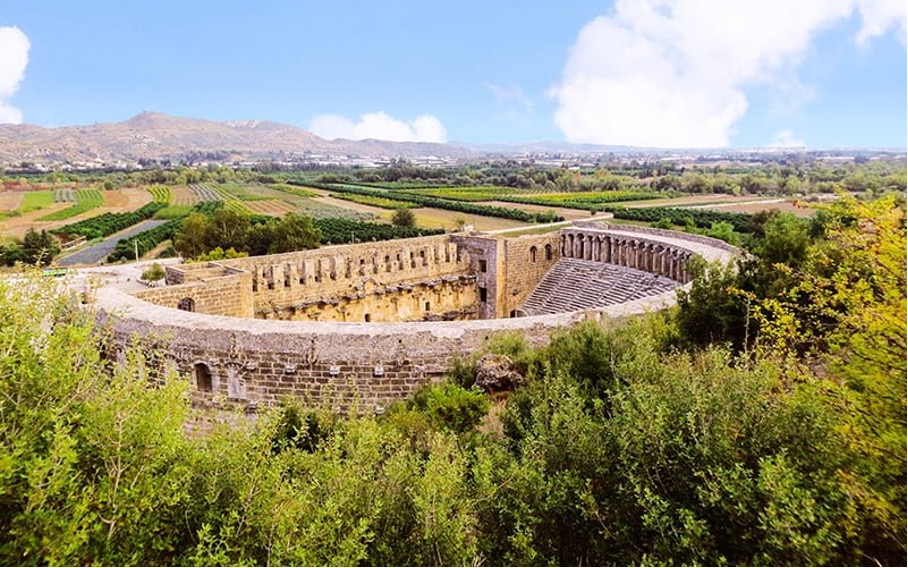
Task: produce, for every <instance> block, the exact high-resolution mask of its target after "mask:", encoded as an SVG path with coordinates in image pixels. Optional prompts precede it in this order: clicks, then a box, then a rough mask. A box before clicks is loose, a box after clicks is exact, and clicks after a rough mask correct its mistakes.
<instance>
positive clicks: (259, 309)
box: [95, 225, 734, 412]
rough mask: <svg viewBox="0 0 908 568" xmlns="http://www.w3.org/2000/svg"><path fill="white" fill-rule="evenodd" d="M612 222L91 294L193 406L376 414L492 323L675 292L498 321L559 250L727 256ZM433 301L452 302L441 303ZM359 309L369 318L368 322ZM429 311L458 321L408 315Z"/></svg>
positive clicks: (444, 241) (323, 256)
mask: <svg viewBox="0 0 908 568" xmlns="http://www.w3.org/2000/svg"><path fill="white" fill-rule="evenodd" d="M617 229H618V228H617V227H615V228H612V227H604V226H601V225H600V226H595V227H593V226H583V227H579V226H575V227H569V228H567V229H564V230H562V231H561V232H560V233H553V234H544V235H529V236H525V237H518V238H513V239H500V238H494V237H491V236H484V235H475V234H474V235H450V236H447V235H446V236H440V237H425V238H421V239H407V240H404V241H394V242H390V243H378V244H361V245H349V246H339V247H326V248H324V249H319V250H316V251H304V252H300V253H291V254H287V255H272V256H266V257H257V258H248V259H235V260H230V261H224V262H220V263H208V264H200V265H183V266H180V267H175V268H174V269H173V270H172V271H171V270H170V269H169V268H170V267H168V282H182V283H181V284H175V285H172V286H166V287H163V288H155V289H151V290H145V291H142V292H140V293H138V294H136V295H135V296H131V295H129V294H126V293H125V292H123V291H120V290H118V289H115V288H112V287H111V288H102V289H100V290H99V291H98V293H97V294H96V300H95V304H96V306H97V307H98V308H99V309H100V310H99V318H100V319H101V320H102V321H103V322H105V323H107V324H109V325H110V326H111V329H112V332H113V336H114V339H115V341H114V345H115V346H119V347H116V349H120V350H122V349H125V346H127V345H130V344H131V342H132V340H133V338H134V337H136V336H138V337H140V338H143V339H144V340H146V341H148V342H151V343H154V344H156V345H159V346H162V350H163V354H162V355H161V357H159V359H161V361H162V363H161V364H162V365H164V366H166V367H170V368H173V369H176V370H177V371H178V372H179V373H180V374H181V375H183V376H185V377H186V378H187V379H188V380H189V381H190V382H191V383H192V385H193V397H194V400H195V401H196V402H198V403H210V402H212V401H221V402H227V403H232V404H237V405H247V406H257V405H269V404H275V403H277V402H279V401H280V400H281V399H282V398H284V397H288V396H293V397H303V398H304V399H309V400H311V401H312V403H313V404H326V405H329V406H331V407H333V408H338V409H341V410H346V409H349V408H351V407H356V408H358V409H359V410H360V411H362V412H373V411H379V410H380V409H381V408H383V407H386V406H387V405H389V404H391V403H393V402H394V401H397V400H401V399H403V398H406V397H409V396H410V395H412V394H413V393H414V392H415V391H416V390H417V389H418V388H420V387H421V386H423V385H425V384H428V383H431V382H435V381H440V380H442V379H443V377H444V374H445V372H446V370H447V369H448V368H449V366H450V364H451V361H452V359H453V358H454V357H458V356H466V355H469V354H471V353H473V352H475V351H477V350H478V349H480V348H481V347H482V346H483V344H485V343H486V342H487V341H488V340H489V339H490V338H491V337H492V336H493V335H495V334H497V333H503V332H520V333H523V334H524V335H525V336H526V337H527V338H528V340H529V341H530V342H531V343H532V344H535V345H543V344H545V343H546V342H547V341H548V338H549V335H550V334H551V333H552V332H554V331H556V330H558V329H561V328H563V327H565V326H568V325H571V324H573V323H575V322H578V321H581V320H583V319H590V318H592V319H597V320H598V319H602V318H621V317H626V316H629V315H633V314H639V313H643V312H646V311H652V310H657V309H661V308H664V307H667V306H669V305H672V304H673V303H674V302H675V299H676V295H675V291H670V292H664V293H656V294H654V295H652V296H648V297H644V298H639V299H635V300H633V301H630V302H627V303H623V304H618V305H609V306H605V307H596V308H592V309H582V310H578V311H573V312H567V313H555V314H546V315H537V316H530V317H518V318H509V317H508V316H510V315H512V314H511V312H512V311H513V310H516V309H517V308H518V306H519V305H520V304H521V302H523V301H524V300H525V299H526V298H527V297H529V295H530V294H531V293H532V291H533V290H534V289H535V288H536V286H537V285H538V283H539V282H540V281H542V279H543V278H544V277H545V275H546V274H547V273H548V271H549V270H550V269H551V267H552V266H554V265H555V264H556V263H557V262H558V260H559V258H562V257H566V258H575V259H582V260H589V261H593V260H595V261H597V262H613V260H617V261H618V262H617V263H618V264H620V265H621V266H628V267H630V268H635V269H637V270H646V271H650V272H651V273H654V274H663V275H665V276H668V277H671V278H673V279H674V280H677V281H678V282H679V283H683V282H686V280H687V277H686V274H685V272H684V269H683V263H681V260H682V259H683V258H687V257H689V256H690V255H693V254H698V255H701V256H704V257H707V258H709V259H719V260H722V261H726V262H727V261H729V260H730V259H731V258H732V255H733V254H734V251H729V250H727V249H725V248H723V247H712V246H710V243H708V242H703V241H696V242H695V241H691V240H685V235H683V234H682V233H672V234H671V235H668V236H666V235H660V234H653V233H643V232H638V233H634V230H633V229H632V228H627V227H620V230H617ZM613 245H614V247H613ZM603 255H606V256H603ZM676 261H677V262H676ZM288 279H289V281H288ZM288 284H289V285H288ZM351 287H352V288H354V289H355V290H356V294H353V295H351V292H350V290H351ZM433 294H434V296H433ZM442 297H447V298H451V299H450V300H448V303H447V304H446V303H445V302H446V301H445V300H444V299H442ZM395 298H396V301H392V300H393V299H395ZM427 298H428V299H427ZM187 300H191V303H190V302H188V301H187ZM335 300H336V301H337V304H332V301H335ZM320 302H321V304H319V303H320ZM426 302H429V305H428V306H427V305H426ZM342 304H343V307H344V309H343V310H341V309H339V308H340V307H341V306H342ZM319 305H321V307H319V308H312V306H319ZM326 306H328V307H326ZM402 306H403V307H402ZM453 307H456V309H449V308H453ZM177 308H181V309H177ZM312 309H318V310H320V312H319V314H318V316H316V318H315V319H320V318H322V317H325V318H326V320H328V321H326V320H321V319H320V321H309V320H311V319H313V312H312V311H310V310H312ZM365 309H369V310H370V311H369V312H365V311H363V310H365ZM289 310H294V311H293V312H292V313H289V314H288V311H289ZM436 310H441V312H439V311H436ZM445 310H447V312H445ZM203 312H204V313H203ZM367 313H368V314H370V316H371V315H372V314H375V315H376V317H375V319H372V321H371V322H369V323H366V321H365V320H366V319H367V318H366V317H365V314H367ZM253 315H257V316H259V318H266V319H251V318H252V317H253ZM300 315H303V316H304V317H296V316H300ZM228 316H229V317H228ZM477 317H478V318H480V319H474V318H477ZM344 318H347V321H338V320H340V319H344ZM380 318H385V319H386V321H379V319H380ZM280 319H290V320H301V319H305V320H306V321H279V320H280ZM351 319H355V320H357V322H356V323H352V322H351ZM401 319H409V320H411V321H400V320H401ZM432 319H442V320H464V321H419V320H432ZM387 320H392V321H387Z"/></svg>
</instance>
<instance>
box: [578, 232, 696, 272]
mask: <svg viewBox="0 0 908 568" xmlns="http://www.w3.org/2000/svg"><path fill="white" fill-rule="evenodd" d="M561 256H562V257H563V258H576V259H581V260H591V261H593V262H604V263H609V264H617V265H619V266H626V267H627V268H635V269H637V270H644V271H646V272H651V273H653V274H658V275H660V276H665V277H667V278H671V279H672V280H676V281H678V282H681V283H685V284H686V283H687V282H689V281H690V275H689V274H688V272H687V268H686V266H687V260H688V259H689V258H690V257H691V256H693V253H692V252H691V251H689V250H685V249H682V248H680V247H676V246H674V245H671V244H669V243H665V242H661V241H657V240H650V239H646V238H643V237H632V236H628V235H617V234H614V233H609V232H608V231H597V230H591V229H581V228H574V227H572V228H569V229H563V230H562V232H561Z"/></svg>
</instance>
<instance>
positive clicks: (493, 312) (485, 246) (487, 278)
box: [451, 235, 505, 319]
mask: <svg viewBox="0 0 908 568" xmlns="http://www.w3.org/2000/svg"><path fill="white" fill-rule="evenodd" d="M451 238H452V240H453V241H454V242H455V243H456V244H457V246H458V248H460V250H462V251H464V255H465V256H466V257H467V258H468V259H469V265H468V267H469V271H470V272H471V273H472V274H475V275H476V293H477V296H478V305H479V319H492V318H497V317H498V314H499V312H500V310H499V306H500V305H501V304H502V302H503V299H504V294H505V290H504V287H503V286H501V285H500V284H501V283H503V282H504V276H505V267H504V262H502V258H503V254H504V253H503V250H502V242H503V241H501V240H499V239H495V238H489V237H487V236H481V235H480V236H477V235H472V236H468V235H457V236H453V237H451Z"/></svg>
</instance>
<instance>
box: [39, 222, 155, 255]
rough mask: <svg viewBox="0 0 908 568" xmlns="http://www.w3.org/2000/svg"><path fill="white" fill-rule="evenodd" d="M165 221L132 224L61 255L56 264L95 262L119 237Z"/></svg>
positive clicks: (144, 229) (130, 234)
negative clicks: (111, 234) (104, 237)
mask: <svg viewBox="0 0 908 568" xmlns="http://www.w3.org/2000/svg"><path fill="white" fill-rule="evenodd" d="M166 222H167V221H143V222H141V223H139V224H138V225H133V226H132V227H130V228H128V229H126V230H125V231H121V232H119V233H117V234H116V235H113V236H110V237H108V238H106V239H104V240H103V241H101V242H100V243H98V244H95V245H92V246H90V247H88V248H84V249H82V250H80V251H78V252H74V253H73V254H71V255H68V256H66V257H63V258H61V259H59V260H57V264H59V265H60V266H75V265H77V264H97V263H99V262H101V261H103V260H104V259H106V258H107V255H109V254H110V253H111V252H113V249H114V248H116V246H117V242H118V241H119V240H120V239H126V238H129V237H131V236H133V235H138V234H139V233H141V232H142V231H147V230H148V229H153V228H155V227H157V226H158V225H163V224H164V223H166Z"/></svg>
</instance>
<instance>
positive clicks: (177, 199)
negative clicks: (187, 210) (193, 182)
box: [170, 185, 199, 206]
mask: <svg viewBox="0 0 908 568" xmlns="http://www.w3.org/2000/svg"><path fill="white" fill-rule="evenodd" d="M198 202H199V197H198V196H197V195H196V193H195V192H194V191H193V190H192V189H190V188H188V187H186V186H185V185H177V186H174V187H171V188H170V203H171V204H172V205H188V206H192V205H195V204H196V203H198Z"/></svg>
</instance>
